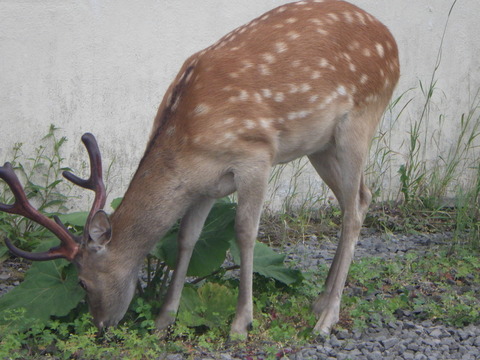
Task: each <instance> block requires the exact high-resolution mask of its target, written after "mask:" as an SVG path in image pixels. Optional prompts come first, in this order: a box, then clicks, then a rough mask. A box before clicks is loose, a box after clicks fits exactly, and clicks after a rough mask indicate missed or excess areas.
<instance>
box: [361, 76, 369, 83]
mask: <svg viewBox="0 0 480 360" xmlns="http://www.w3.org/2000/svg"><path fill="white" fill-rule="evenodd" d="M367 81H368V75H366V74H362V76H361V77H360V84H362V85H363V84H366V83H367Z"/></svg>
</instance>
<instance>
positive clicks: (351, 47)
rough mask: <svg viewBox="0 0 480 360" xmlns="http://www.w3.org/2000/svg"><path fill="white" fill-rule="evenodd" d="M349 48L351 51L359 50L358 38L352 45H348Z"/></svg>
mask: <svg viewBox="0 0 480 360" xmlns="http://www.w3.org/2000/svg"><path fill="white" fill-rule="evenodd" d="M347 48H348V50H350V51H354V50H358V49H360V43H359V42H358V41H357V40H355V41H353V42H352V43H351V44H350V45H348V46H347Z"/></svg>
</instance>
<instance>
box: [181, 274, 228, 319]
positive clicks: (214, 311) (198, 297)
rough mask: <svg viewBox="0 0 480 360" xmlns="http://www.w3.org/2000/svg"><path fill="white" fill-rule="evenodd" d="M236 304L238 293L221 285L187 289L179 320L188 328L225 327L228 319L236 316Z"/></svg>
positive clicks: (183, 297)
mask: <svg viewBox="0 0 480 360" xmlns="http://www.w3.org/2000/svg"><path fill="white" fill-rule="evenodd" d="M236 302H237V292H236V291H235V290H232V289H230V288H228V287H226V286H224V285H221V284H216V283H205V284H204V285H203V286H202V287H200V288H198V289H195V288H193V287H185V289H184V290H183V293H182V299H181V301H180V308H179V313H178V316H177V319H178V321H179V322H180V323H182V324H183V325H186V326H202V325H205V326H208V327H209V328H214V327H219V326H225V321H226V319H228V318H229V317H231V316H233V315H234V314H235V306H236Z"/></svg>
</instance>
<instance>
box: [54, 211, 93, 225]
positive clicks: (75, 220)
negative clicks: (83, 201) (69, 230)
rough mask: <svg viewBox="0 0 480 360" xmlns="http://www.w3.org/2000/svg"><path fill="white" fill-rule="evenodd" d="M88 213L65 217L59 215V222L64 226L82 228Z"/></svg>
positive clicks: (75, 213) (81, 212) (72, 214)
mask: <svg viewBox="0 0 480 360" xmlns="http://www.w3.org/2000/svg"><path fill="white" fill-rule="evenodd" d="M87 217H88V212H86V211H79V212H74V213H70V214H65V215H59V218H60V220H61V221H62V223H64V224H69V225H72V226H78V227H84V226H85V223H86V222H87Z"/></svg>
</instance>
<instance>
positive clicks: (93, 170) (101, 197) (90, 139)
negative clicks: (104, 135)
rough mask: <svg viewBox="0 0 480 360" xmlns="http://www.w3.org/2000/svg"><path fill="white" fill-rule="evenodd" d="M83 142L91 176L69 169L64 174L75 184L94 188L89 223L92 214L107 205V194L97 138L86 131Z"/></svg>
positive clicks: (90, 188)
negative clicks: (84, 175) (84, 177)
mask: <svg viewBox="0 0 480 360" xmlns="http://www.w3.org/2000/svg"><path fill="white" fill-rule="evenodd" d="M82 142H83V144H84V145H85V148H86V149H87V152H88V156H89V158H90V177H89V178H88V179H86V180H84V179H81V178H79V177H78V176H76V175H74V174H72V173H71V172H69V171H64V172H63V176H64V177H65V178H66V179H67V180H69V181H71V182H72V183H74V184H75V185H78V186H80V187H83V188H84V189H89V190H93V191H94V192H95V200H94V201H93V205H92V208H91V210H90V214H89V216H88V219H87V224H88V223H89V222H90V219H91V218H92V216H93V215H94V214H95V213H96V212H97V211H98V210H100V209H103V207H104V206H105V202H106V200H107V195H106V191H105V185H104V184H103V179H102V157H101V154H100V149H99V147H98V144H97V140H96V139H95V136H93V135H92V134H90V133H85V134H84V135H83V136H82Z"/></svg>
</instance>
